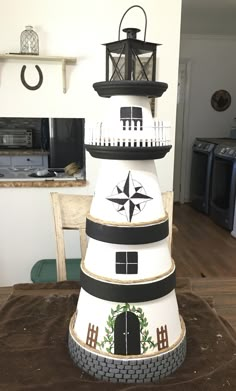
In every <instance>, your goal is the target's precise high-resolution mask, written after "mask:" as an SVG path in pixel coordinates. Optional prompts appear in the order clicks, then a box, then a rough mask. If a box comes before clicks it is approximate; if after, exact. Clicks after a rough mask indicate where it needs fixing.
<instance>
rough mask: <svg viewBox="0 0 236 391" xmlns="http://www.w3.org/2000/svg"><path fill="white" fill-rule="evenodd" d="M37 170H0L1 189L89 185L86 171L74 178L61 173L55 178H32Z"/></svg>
mask: <svg viewBox="0 0 236 391" xmlns="http://www.w3.org/2000/svg"><path fill="white" fill-rule="evenodd" d="M37 170H38V169H37V168H32V167H26V168H21V169H16V168H12V167H9V168H0V187H5V188H6V187H76V186H85V185H86V183H87V182H86V180H85V178H84V177H85V173H84V170H81V171H80V172H79V173H78V174H75V175H74V176H69V175H67V174H66V173H65V172H59V173H56V175H55V176H54V177H31V176H30V175H31V174H35V173H36V172H37Z"/></svg>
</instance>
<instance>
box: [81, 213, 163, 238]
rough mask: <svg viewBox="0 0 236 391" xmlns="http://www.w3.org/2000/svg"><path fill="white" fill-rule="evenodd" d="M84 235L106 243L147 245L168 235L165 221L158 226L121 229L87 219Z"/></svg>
mask: <svg viewBox="0 0 236 391" xmlns="http://www.w3.org/2000/svg"><path fill="white" fill-rule="evenodd" d="M86 234H87V235H88V236H89V237H90V238H93V239H96V240H99V241H101V242H106V243H115V244H147V243H153V242H158V241H159V240H163V239H165V238H166V237H167V236H168V235H169V225H168V219H167V220H165V221H163V222H161V223H159V224H153V225H147V226H133V227H127V226H126V227H124V226H123V227H121V226H111V225H106V224H100V223H98V222H95V221H93V220H90V219H89V218H87V219H86Z"/></svg>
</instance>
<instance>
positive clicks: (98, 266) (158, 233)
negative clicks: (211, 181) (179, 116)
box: [69, 6, 186, 383]
mask: <svg viewBox="0 0 236 391" xmlns="http://www.w3.org/2000/svg"><path fill="white" fill-rule="evenodd" d="M134 7H138V8H140V9H141V10H142V11H143V13H144V16H145V23H146V25H147V20H146V13H145V11H144V9H143V8H142V7H140V6H133V7H130V8H129V9H128V10H127V11H126V12H125V14H124V15H123V17H122V19H121V23H120V27H121V24H122V21H123V18H124V16H125V15H126V13H127V12H128V11H129V10H130V9H131V8H134ZM120 27H119V34H118V40H117V41H115V42H111V43H108V44H105V47H106V81H105V82H99V83H95V84H94V89H95V90H96V92H97V93H98V94H99V96H101V97H106V98H109V99H106V105H107V116H106V118H104V121H103V122H101V123H98V124H96V125H95V126H92V127H91V128H90V127H89V125H87V128H86V148H87V150H88V151H89V153H90V154H91V155H92V156H93V157H94V158H96V159H100V163H101V167H100V172H99V175H98V178H97V184H96V189H95V196H94V198H93V201H92V205H91V210H90V213H89V215H88V216H87V220H86V233H87V236H88V238H89V241H88V248H87V252H86V256H85V259H84V260H83V261H82V264H81V291H80V296H79V299H78V304H77V309H76V313H75V314H74V315H73V317H72V319H71V322H70V328H69V351H70V355H71V357H72V359H73V360H74V362H75V364H76V365H78V366H79V367H80V368H82V369H83V370H84V371H85V372H88V373H89V374H90V375H92V376H94V377H95V378H97V379H101V380H105V381H111V382H123V383H126V382H127V383H142V382H145V383H146V382H148V381H150V382H154V381H158V380H159V379H161V378H162V377H165V376H167V375H169V374H171V373H172V372H174V371H175V370H176V369H177V368H178V367H179V366H180V365H181V364H182V362H183V360H184V358H185V352H186V332H185V325H184V322H183V319H182V318H181V316H180V314H179V310H178V305H177V300H176V294H175V284H176V280H175V264H174V261H173V259H172V258H171V254H170V249H169V245H168V236H169V225H168V215H167V214H166V211H165V210H164V207H163V202H162V195H161V191H160V187H159V183H158V178H157V173H156V168H155V163H154V160H155V159H161V158H164V156H165V155H166V153H167V152H168V151H169V150H170V148H171V145H170V141H169V134H168V133H169V132H168V131H169V128H168V126H167V124H166V123H165V122H163V121H160V120H157V119H154V118H153V115H152V111H151V108H150V98H158V97H161V95H162V94H163V93H164V92H165V90H166V89H167V87H168V86H167V84H166V83H162V82H157V81H155V70H156V48H157V44H155V43H150V42H146V26H145V33H144V40H139V39H137V33H138V32H139V30H138V29H136V28H126V29H124V32H125V33H126V38H125V39H122V40H121V39H120Z"/></svg>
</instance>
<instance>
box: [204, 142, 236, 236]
mask: <svg viewBox="0 0 236 391" xmlns="http://www.w3.org/2000/svg"><path fill="white" fill-rule="evenodd" d="M232 144H235V143H232ZM235 196H236V145H231V146H229V145H218V146H216V148H215V150H214V158H213V167H212V182H211V191H210V217H211V218H212V220H213V221H214V222H215V223H217V224H218V225H220V226H222V227H223V228H225V229H227V230H229V231H232V229H233V223H234V210H235Z"/></svg>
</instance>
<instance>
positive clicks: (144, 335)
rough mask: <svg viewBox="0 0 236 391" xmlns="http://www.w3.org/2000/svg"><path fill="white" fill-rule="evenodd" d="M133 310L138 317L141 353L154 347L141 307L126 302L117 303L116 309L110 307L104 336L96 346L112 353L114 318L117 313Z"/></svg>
mask: <svg viewBox="0 0 236 391" xmlns="http://www.w3.org/2000/svg"><path fill="white" fill-rule="evenodd" d="M127 311H130V312H133V313H134V314H135V315H136V316H137V317H138V319H139V324H140V337H141V338H140V345H141V354H143V353H145V352H146V351H147V350H148V349H151V348H155V347H156V346H157V344H155V343H154V342H153V340H152V337H151V336H150V335H149V330H148V329H147V326H148V321H147V318H146V317H145V315H144V312H143V310H142V308H140V307H138V308H136V307H135V306H132V305H130V304H129V303H126V304H124V305H120V304H118V305H117V306H116V309H113V308H112V309H111V313H110V315H109V316H108V320H107V326H106V327H105V333H106V334H105V337H104V338H103V340H102V341H101V342H97V346H98V347H100V348H101V349H104V348H105V349H106V351H107V352H108V353H114V327H115V320H116V318H117V316H118V315H120V314H122V313H123V312H127Z"/></svg>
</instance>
